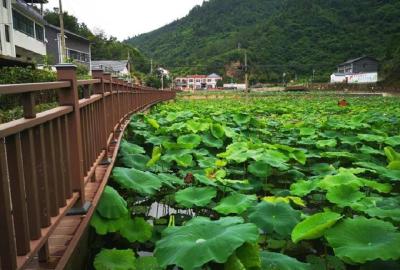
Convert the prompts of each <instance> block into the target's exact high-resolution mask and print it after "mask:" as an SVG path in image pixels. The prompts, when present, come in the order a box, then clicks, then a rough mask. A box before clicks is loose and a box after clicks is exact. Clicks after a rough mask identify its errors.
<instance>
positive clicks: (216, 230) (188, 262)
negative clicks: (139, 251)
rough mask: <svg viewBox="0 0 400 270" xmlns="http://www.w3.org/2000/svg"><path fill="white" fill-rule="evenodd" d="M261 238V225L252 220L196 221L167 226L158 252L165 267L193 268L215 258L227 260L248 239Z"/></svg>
mask: <svg viewBox="0 0 400 270" xmlns="http://www.w3.org/2000/svg"><path fill="white" fill-rule="evenodd" d="M257 240H258V230H257V227H256V226H255V225H254V224H251V223H245V224H242V223H239V224H237V223H235V224H232V223H228V224H224V223H220V222H210V221H209V222H207V223H206V224H205V223H193V224H187V225H185V226H182V227H174V228H171V229H170V228H168V229H167V230H165V231H164V233H163V237H162V239H161V240H160V241H158V242H157V243H156V249H155V253H154V254H155V257H156V258H157V259H158V262H159V263H160V265H161V266H162V267H166V266H167V265H176V266H179V267H181V268H183V269H184V270H193V269H197V268H199V267H201V266H203V265H204V264H206V263H208V262H211V261H214V262H217V263H225V262H226V261H227V260H228V258H229V257H230V256H231V255H232V254H233V253H234V252H235V250H236V249H238V248H239V247H240V246H242V245H243V244H244V243H246V242H248V243H256V242H257ZM199 255H200V256H199Z"/></svg>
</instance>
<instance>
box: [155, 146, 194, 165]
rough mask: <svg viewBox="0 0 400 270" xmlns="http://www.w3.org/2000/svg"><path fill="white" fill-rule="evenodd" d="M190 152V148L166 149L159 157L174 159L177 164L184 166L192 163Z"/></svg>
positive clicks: (169, 160) (170, 160)
mask: <svg viewBox="0 0 400 270" xmlns="http://www.w3.org/2000/svg"><path fill="white" fill-rule="evenodd" d="M190 153H191V150H190V149H177V150H168V151H167V153H166V154H165V155H163V156H162V157H161V159H162V160H165V161H167V162H172V161H175V162H176V163H177V164H178V165H179V166H181V167H185V168H186V167H190V166H191V165H193V156H192V155H191V154H190Z"/></svg>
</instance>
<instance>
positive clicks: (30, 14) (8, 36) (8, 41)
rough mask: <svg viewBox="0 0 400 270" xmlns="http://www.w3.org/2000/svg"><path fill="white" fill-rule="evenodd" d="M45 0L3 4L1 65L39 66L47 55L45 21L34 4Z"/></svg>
mask: <svg viewBox="0 0 400 270" xmlns="http://www.w3.org/2000/svg"><path fill="white" fill-rule="evenodd" d="M43 3H46V0H27V1H23V0H2V1H1V4H0V14H1V16H0V63H5V64H6V65H7V64H10V63H13V62H14V63H18V62H20V63H21V62H24V63H32V62H42V60H43V57H44V56H45V55H46V43H45V41H46V40H45V28H44V26H45V24H46V22H45V20H44V19H43V16H42V14H41V10H40V9H39V8H38V7H37V6H36V4H40V5H41V6H42V5H43Z"/></svg>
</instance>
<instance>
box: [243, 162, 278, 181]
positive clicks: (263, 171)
mask: <svg viewBox="0 0 400 270" xmlns="http://www.w3.org/2000/svg"><path fill="white" fill-rule="evenodd" d="M247 169H248V170H249V172H250V173H251V174H253V175H255V176H257V177H260V178H267V177H268V176H270V175H271V173H272V168H271V166H270V165H269V163H268V162H267V161H265V160H259V161H253V162H252V163H250V165H249V166H248V168H247Z"/></svg>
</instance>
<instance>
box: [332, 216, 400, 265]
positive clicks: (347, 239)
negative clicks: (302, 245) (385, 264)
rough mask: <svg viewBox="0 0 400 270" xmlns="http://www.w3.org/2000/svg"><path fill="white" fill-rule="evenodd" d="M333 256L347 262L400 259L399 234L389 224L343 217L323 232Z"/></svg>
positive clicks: (360, 218) (374, 220) (376, 220)
mask: <svg viewBox="0 0 400 270" xmlns="http://www.w3.org/2000/svg"><path fill="white" fill-rule="evenodd" d="M325 237H326V239H327V241H328V243H329V245H330V246H331V247H332V248H333V250H334V252H335V255H336V256H337V257H339V258H340V259H341V260H343V261H345V262H348V263H365V262H367V261H372V260H376V259H381V260H397V259H399V258H400V249H399V248H396V247H399V246H400V233H399V232H397V229H396V227H394V226H393V225H392V224H391V223H389V222H385V221H381V220H378V219H374V218H372V219H367V218H365V217H356V218H353V219H345V220H343V221H342V222H341V223H339V224H337V225H336V226H334V227H332V228H331V229H329V230H328V231H326V233H325Z"/></svg>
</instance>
